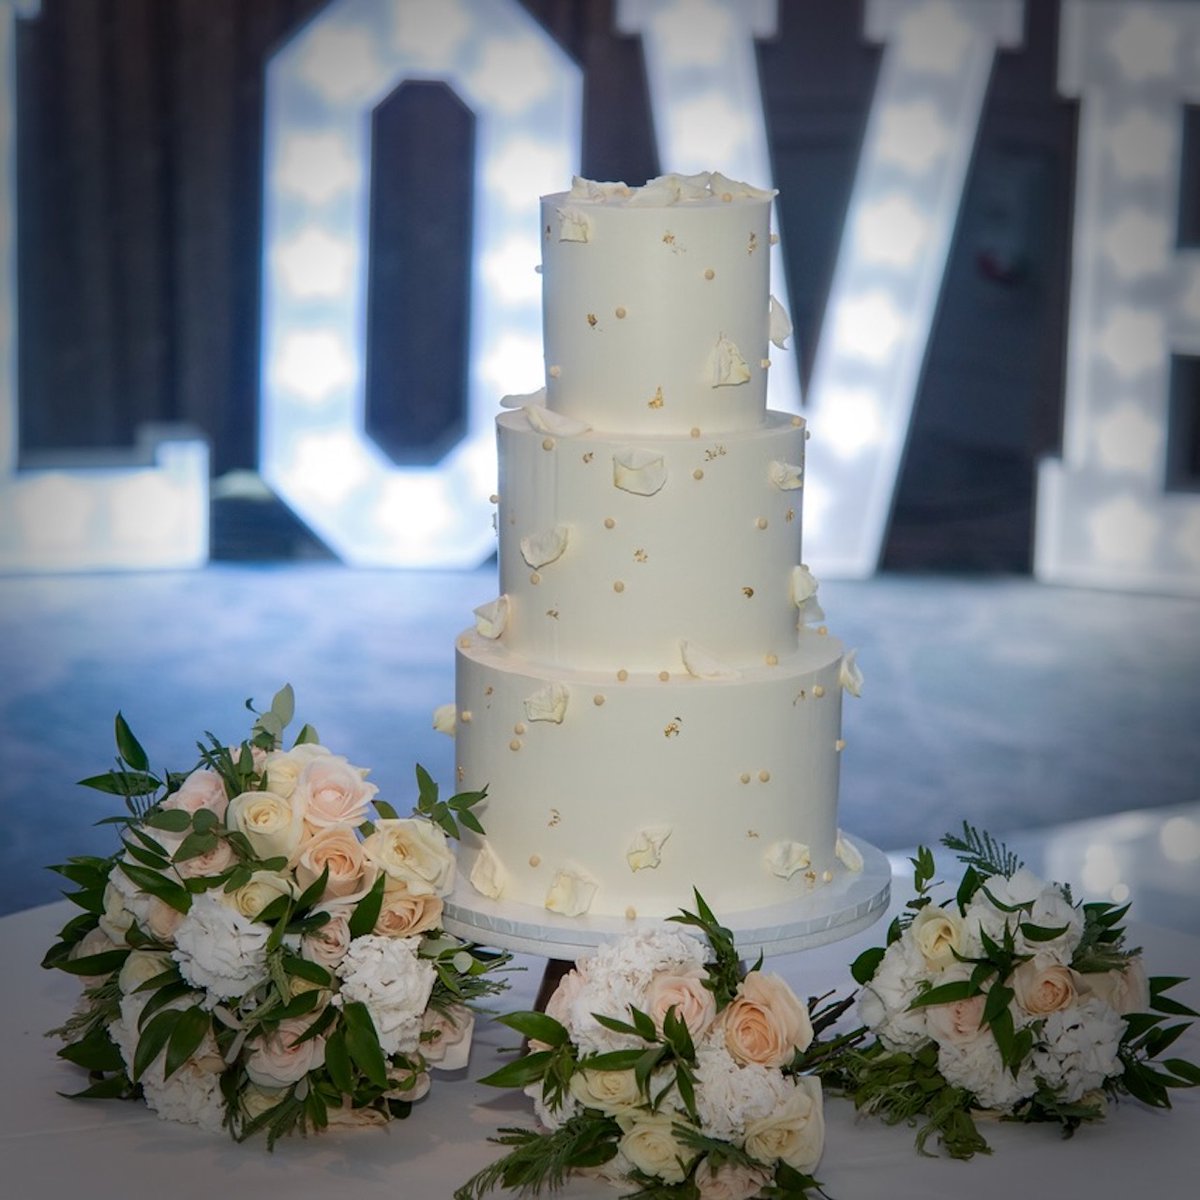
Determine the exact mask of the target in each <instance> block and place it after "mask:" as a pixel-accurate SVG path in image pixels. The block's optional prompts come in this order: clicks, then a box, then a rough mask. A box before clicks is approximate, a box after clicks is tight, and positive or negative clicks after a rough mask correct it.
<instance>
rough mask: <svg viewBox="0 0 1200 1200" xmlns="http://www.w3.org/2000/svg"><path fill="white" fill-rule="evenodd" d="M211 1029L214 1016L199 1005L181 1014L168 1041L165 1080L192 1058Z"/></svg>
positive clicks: (164, 1068)
mask: <svg viewBox="0 0 1200 1200" xmlns="http://www.w3.org/2000/svg"><path fill="white" fill-rule="evenodd" d="M211 1028H212V1014H211V1013H206V1012H205V1011H204V1009H202V1008H201V1007H200V1006H199V1005H198V1004H195V1005H193V1006H192V1007H191V1008H187V1009H184V1010H183V1012H181V1013H180V1014H179V1020H178V1021H176V1022H175V1027H174V1028H173V1029H172V1030H171V1036H170V1038H169V1039H168V1041H167V1055H166V1059H165V1061H164V1067H163V1070H164V1078H166V1079H170V1077H171V1076H172V1075H174V1074H175V1072H176V1071H178V1070H179V1068H180V1067H182V1066H183V1064H184V1063H186V1062H187V1060H188V1059H189V1058H191V1057H192V1055H193V1054H194V1053H195V1052H196V1050H197V1049H198V1048H199V1046H200V1043H201V1042H203V1041H204V1035H205V1034H206V1033H207V1032H208V1031H209V1030H210V1029H211Z"/></svg>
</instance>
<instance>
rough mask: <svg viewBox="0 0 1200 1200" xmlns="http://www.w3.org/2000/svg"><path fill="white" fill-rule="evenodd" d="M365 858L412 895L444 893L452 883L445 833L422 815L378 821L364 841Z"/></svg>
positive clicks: (452, 877)
mask: <svg viewBox="0 0 1200 1200" xmlns="http://www.w3.org/2000/svg"><path fill="white" fill-rule="evenodd" d="M363 853H364V854H365V855H366V856H367V860H368V861H369V862H371V863H373V864H374V865H375V866H376V867H378V868H379V870H381V871H383V872H385V873H386V874H387V875H388V876H389V877H390V878H391V879H396V880H400V881H401V882H403V883H406V884H407V885H408V890H409V892H410V893H411V894H413V895H420V894H421V893H429V892H432V893H434V894H435V895H438V896H444V895H446V893H447V892H449V891H450V889H451V888H452V887H453V886H454V855H453V853H451V851H450V847H449V845H448V844H447V841H446V835H445V834H444V833H443V832H442V830H441V829H440V828H438V826H436V825H434V824H433V822H432V821H426V820H424V819H423V818H421V817H410V818H407V819H399V820H385V821H377V822H376V823H375V832H374V833H372V834H371V835H370V836H369V837H368V838H367V839H366V840H365V841H364V842H363Z"/></svg>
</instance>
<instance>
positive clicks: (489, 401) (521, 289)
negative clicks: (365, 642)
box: [260, 0, 581, 567]
mask: <svg viewBox="0 0 1200 1200" xmlns="http://www.w3.org/2000/svg"><path fill="white" fill-rule="evenodd" d="M406 79H418V80H428V79H439V80H444V81H445V82H446V83H448V84H449V85H450V86H451V87H452V88H453V89H454V90H455V92H456V93H457V94H458V96H459V97H460V98H461V99H462V100H463V102H464V103H465V104H466V105H467V106H468V107H469V108H470V109H471V110H472V112H473V113H474V115H475V147H476V149H475V154H476V160H475V174H474V178H475V193H474V206H473V207H474V231H473V244H474V254H473V263H472V276H471V310H470V343H471V344H470V353H469V355H468V361H469V380H468V395H467V431H466V435H465V436H464V437H463V439H462V440H461V441H460V442H459V443H458V444H457V445H456V446H455V447H454V448H453V449H452V450H451V451H450V452H449V453H448V454H447V455H446V457H445V458H444V459H443V460H442V461H441V462H440V463H438V464H437V465H436V466H433V467H419V468H400V467H397V466H396V465H395V464H394V463H392V462H391V460H390V459H389V458H388V456H386V455H385V454H384V453H383V452H382V450H381V449H380V447H379V446H377V445H376V444H375V443H374V442H373V441H372V440H371V439H370V438H369V437H368V436H367V434H366V432H365V407H366V406H365V402H364V361H365V346H364V330H365V328H366V320H365V312H364V306H365V302H366V292H367V289H366V277H367V276H366V269H367V268H366V263H367V255H368V250H369V247H368V245H367V241H368V236H369V224H368V218H369V215H368V197H369V190H370V189H369V180H368V174H369V170H370V161H371V155H370V145H369V139H370V129H371V125H370V114H371V110H372V108H373V107H374V106H375V105H377V104H379V103H380V101H382V100H383V99H384V98H385V97H386V96H387V95H388V94H389V93H390V92H391V91H392V90H393V89H395V88H396V87H397V86H398V85H399V84H400V83H402V82H403V81H404V80H406ZM580 106H581V80H580V73H579V69H578V67H576V66H575V65H574V64H573V63H572V62H571V61H570V60H569V59H568V58H567V56H566V55H565V54H564V53H563V52H562V50H561V49H559V47H558V46H557V44H556V43H555V42H554V41H553V39H551V38H550V37H549V35H548V34H546V33H545V31H544V30H542V29H541V27H540V26H538V24H537V23H536V22H535V21H534V20H533V19H532V18H531V17H530V16H529V14H528V13H527V12H526V10H525V9H524V8H523V7H522V6H521V4H520V3H518V0H489V3H487V4H476V3H469V2H465V0H404V2H403V3H400V2H393V3H388V4H384V3H379V2H378V0H334V2H333V3H331V4H329V5H328V6H326V7H325V8H323V9H321V10H320V12H318V13H317V15H316V16H315V17H314V18H313V19H312V20H311V21H310V22H309V23H308V24H306V25H305V26H304V27H303V29H301V30H300V32H299V33H298V34H297V35H296V36H295V37H294V38H292V40H291V41H290V42H289V43H288V44H287V45H286V46H285V47H284V48H283V49H282V50H280V51H279V52H278V53H277V54H276V55H275V56H274V57H273V58H272V60H271V62H270V63H269V65H268V68H267V82H266V122H265V138H266V147H265V180H264V221H263V237H264V246H263V256H264V257H263V340H262V355H263V366H262V371H263V375H262V387H261V392H262V396H261V428H260V434H261V436H260V469H261V471H262V474H263V477H264V478H265V479H266V480H267V481H268V482H269V483H270V484H271V485H272V486H273V487H274V488H275V490H276V491H277V492H278V493H279V495H280V496H281V497H282V498H283V499H284V500H285V501H286V502H287V503H288V505H290V506H291V508H292V509H293V510H294V511H295V512H296V513H297V515H299V516H300V517H301V518H302V519H303V520H304V521H306V522H307V523H308V525H309V526H310V527H311V528H312V529H313V531H314V532H315V533H317V534H318V535H319V536H320V537H321V538H322V539H324V541H325V542H326V543H327V544H328V545H329V547H330V548H331V549H332V550H333V551H334V552H335V553H337V554H338V555H339V556H340V557H341V558H343V559H344V560H346V561H347V562H349V563H352V564H355V565H360V566H397V567H402V566H441V567H463V566H475V565H477V564H478V563H479V562H480V560H481V559H482V558H484V557H485V556H486V555H488V554H490V553H491V552H492V550H493V548H494V542H493V539H492V536H491V522H490V512H491V510H490V506H489V504H488V501H487V497H488V495H489V494H490V493H491V491H492V490H493V488H494V487H495V474H496V470H495V468H496V456H495V432H494V426H493V415H494V413H495V411H496V403H497V400H498V399H499V397H500V396H501V395H502V394H503V393H505V392H523V391H526V392H527V391H532V390H534V389H535V388H536V387H538V386H539V384H540V383H541V382H542V379H543V363H542V351H541V314H540V308H539V298H540V294H541V289H540V286H539V284H538V277H537V275H536V274H535V273H534V268H535V266H536V265H537V263H538V262H539V261H540V258H541V251H540V246H539V243H538V222H537V217H536V209H535V208H533V207H531V199H530V198H531V197H536V196H537V195H539V194H540V193H545V192H553V191H559V190H561V189H562V187H563V186H564V181H566V180H568V179H570V177H571V174H572V173H573V171H575V170H576V169H577V164H578V161H579V149H580ZM394 165H395V169H396V172H397V174H403V172H405V171H417V170H420V169H421V164H419V163H396V164H394ZM412 285H413V287H419V286H420V281H419V280H416V279H414V280H413V284H412Z"/></svg>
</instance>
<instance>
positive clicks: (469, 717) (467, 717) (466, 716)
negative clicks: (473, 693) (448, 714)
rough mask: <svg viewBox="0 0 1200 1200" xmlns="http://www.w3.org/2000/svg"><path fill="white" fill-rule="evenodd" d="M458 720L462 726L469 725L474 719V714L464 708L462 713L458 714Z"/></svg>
mask: <svg viewBox="0 0 1200 1200" xmlns="http://www.w3.org/2000/svg"><path fill="white" fill-rule="evenodd" d="M458 719H459V720H460V721H461V722H462V723H463V724H464V725H470V723H471V722H472V721H473V720H474V719H475V714H474V713H472V712H471V710H470V709H467V708H465V709H463V711H462V712H461V713H460V714H459V717H458Z"/></svg>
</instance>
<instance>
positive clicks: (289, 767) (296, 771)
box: [263, 742, 329, 800]
mask: <svg viewBox="0 0 1200 1200" xmlns="http://www.w3.org/2000/svg"><path fill="white" fill-rule="evenodd" d="M328 754H329V751H328V750H326V749H325V747H324V746H321V745H318V744H317V743H316V742H301V743H300V745H299V746H293V747H292V748H291V749H290V750H272V751H271V752H270V754H268V755H267V757H266V759H265V760H264V761H263V772H264V774H265V775H266V784H267V791H269V792H274V793H275V794H276V795H277V796H282V797H283V798H284V799H285V800H286V799H287V798H288V797H289V796H290V795H291V794H292V792H293V791H295V789H296V783H297V781H298V780H299V778H300V772H301V771H303V770H304V768H305V767H306V766H308V764H309V763H310V762H312V761H313V760H314V759H317V758H324V757H325V756H326V755H328Z"/></svg>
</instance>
